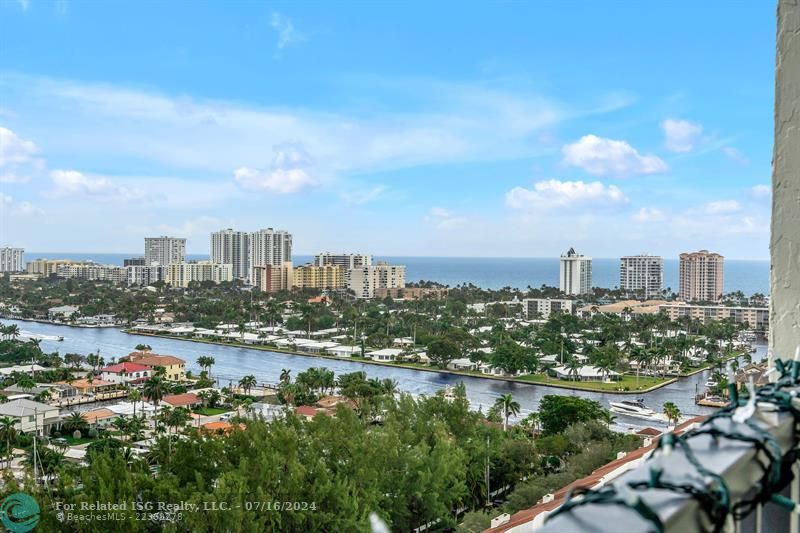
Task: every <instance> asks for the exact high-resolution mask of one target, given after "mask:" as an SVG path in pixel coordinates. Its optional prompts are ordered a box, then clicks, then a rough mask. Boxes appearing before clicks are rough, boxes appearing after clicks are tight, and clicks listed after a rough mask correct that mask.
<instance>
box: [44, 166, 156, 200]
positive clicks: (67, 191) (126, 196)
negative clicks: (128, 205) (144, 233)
mask: <svg viewBox="0 0 800 533" xmlns="http://www.w3.org/2000/svg"><path fill="white" fill-rule="evenodd" d="M50 178H51V179H52V180H53V184H54V185H55V189H54V190H53V191H52V194H53V195H54V196H81V195H83V196H92V197H94V198H102V199H108V200H136V199H141V198H143V197H144V193H143V192H142V191H141V190H138V189H133V188H130V187H126V186H121V185H117V184H116V183H114V181H112V180H111V179H109V178H106V177H102V176H87V175H86V174H83V173H82V172H78V171H77V170H53V171H52V172H50Z"/></svg>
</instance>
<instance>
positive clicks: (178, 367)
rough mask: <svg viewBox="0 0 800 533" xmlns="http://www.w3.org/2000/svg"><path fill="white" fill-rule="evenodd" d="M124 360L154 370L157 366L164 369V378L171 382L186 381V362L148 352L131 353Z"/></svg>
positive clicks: (170, 356)
mask: <svg viewBox="0 0 800 533" xmlns="http://www.w3.org/2000/svg"><path fill="white" fill-rule="evenodd" d="M125 359H127V360H128V361H130V362H132V363H137V364H139V365H144V366H149V367H150V368H152V369H155V367H157V366H161V367H164V370H166V378H167V379H169V380H172V381H184V380H185V379H186V361H184V360H183V359H181V358H179V357H174V356H172V355H158V354H154V353H150V352H131V353H130V354H129V355H128V356H127V357H126V358H125Z"/></svg>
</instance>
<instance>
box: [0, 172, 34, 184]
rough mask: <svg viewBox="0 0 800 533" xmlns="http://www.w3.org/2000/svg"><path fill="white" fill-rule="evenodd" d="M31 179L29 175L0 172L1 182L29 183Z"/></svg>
mask: <svg viewBox="0 0 800 533" xmlns="http://www.w3.org/2000/svg"><path fill="white" fill-rule="evenodd" d="M28 181H30V178H29V177H28V176H20V175H19V174H14V173H13V172H11V173H9V174H0V183H27V182H28Z"/></svg>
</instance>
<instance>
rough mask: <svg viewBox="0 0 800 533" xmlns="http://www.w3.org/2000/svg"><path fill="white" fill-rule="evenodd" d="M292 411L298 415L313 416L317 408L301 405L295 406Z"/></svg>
mask: <svg viewBox="0 0 800 533" xmlns="http://www.w3.org/2000/svg"><path fill="white" fill-rule="evenodd" d="M294 412H295V413H297V414H298V415H300V416H307V417H313V416H314V415H316V414H317V408H316V407H312V406H310V405H301V406H300V407H295V409H294Z"/></svg>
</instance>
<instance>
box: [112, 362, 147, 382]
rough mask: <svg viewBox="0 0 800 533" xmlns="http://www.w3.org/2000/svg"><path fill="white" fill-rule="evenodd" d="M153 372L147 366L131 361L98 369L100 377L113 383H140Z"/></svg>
mask: <svg viewBox="0 0 800 533" xmlns="http://www.w3.org/2000/svg"><path fill="white" fill-rule="evenodd" d="M152 373H153V369H152V368H150V367H149V366H145V365H140V364H138V363H131V362H129V361H126V362H123V363H117V364H116V365H109V366H107V367H104V368H101V369H100V378H101V379H102V380H103V381H111V382H113V383H141V382H142V381H145V380H147V379H148V378H149V377H150V376H151V375H152Z"/></svg>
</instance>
